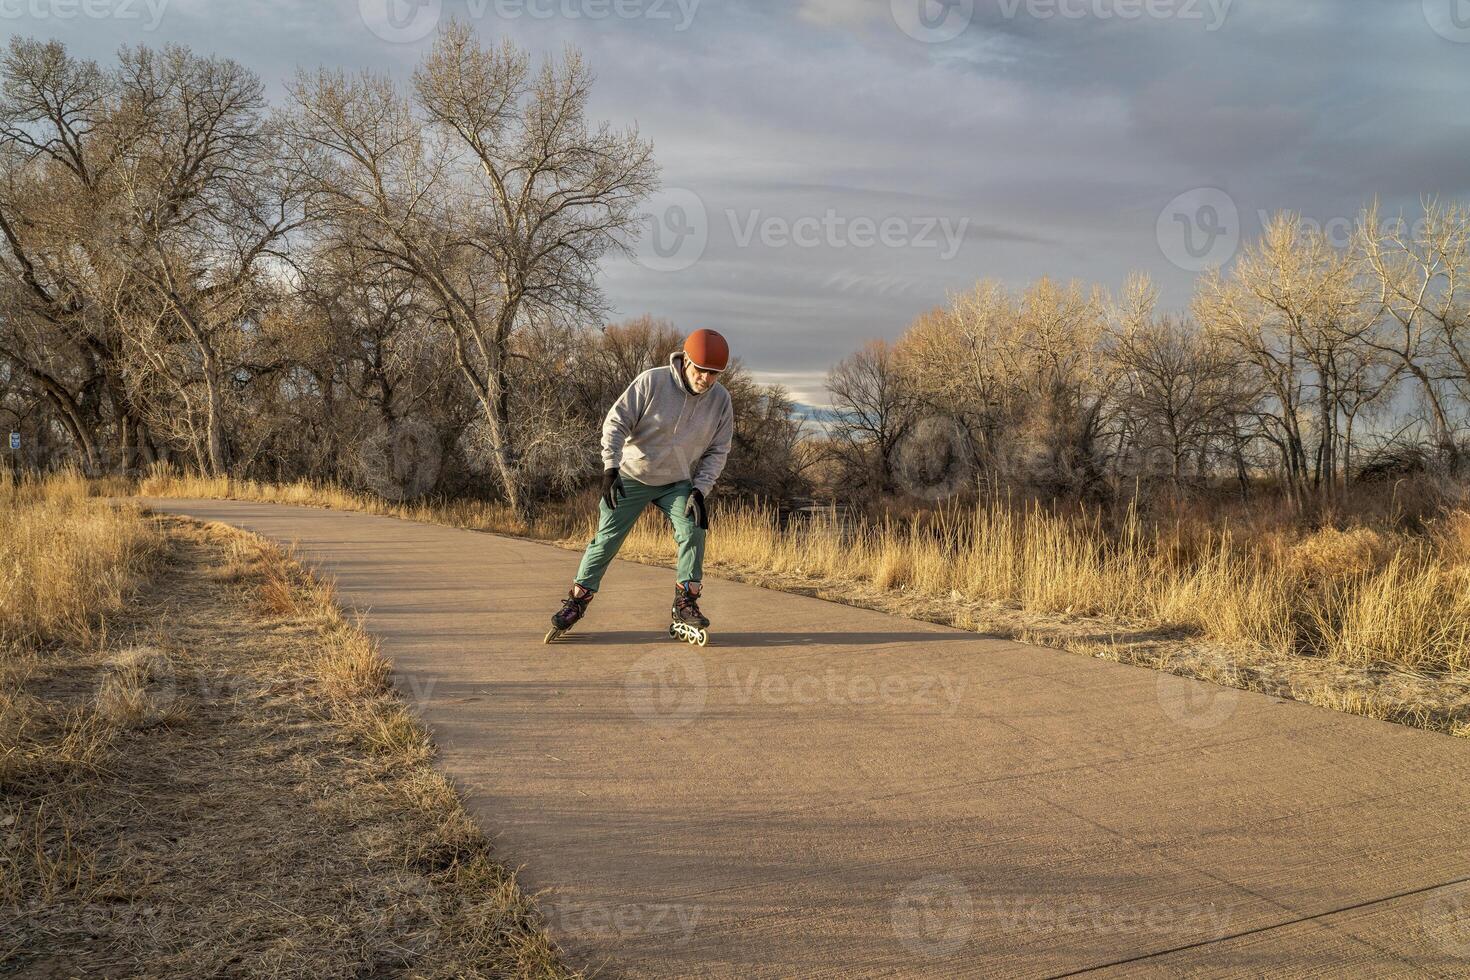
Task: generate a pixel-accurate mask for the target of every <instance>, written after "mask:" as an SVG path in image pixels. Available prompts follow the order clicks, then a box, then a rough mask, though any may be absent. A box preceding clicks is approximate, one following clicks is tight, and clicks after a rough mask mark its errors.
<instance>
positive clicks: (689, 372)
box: [684, 361, 720, 395]
mask: <svg viewBox="0 0 1470 980" xmlns="http://www.w3.org/2000/svg"><path fill="white" fill-rule="evenodd" d="M719 376H720V372H718V371H706V370H705V369H704V368H702V367H699V366H697V365H695V364H694V363H693V362H691V361H685V362H684V377H686V378H688V379H689V387H691V388H693V389H694V391H695V393H696V394H700V395H702V394H704V393H705V392H706V391H709V386H710V385H712V384H714V383H715V379H716V378H718V377H719Z"/></svg>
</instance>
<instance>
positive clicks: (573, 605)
mask: <svg viewBox="0 0 1470 980" xmlns="http://www.w3.org/2000/svg"><path fill="white" fill-rule="evenodd" d="M595 595H597V593H596V592H593V591H592V590H591V589H584V588H582V587H581V586H580V585H573V586H572V587H571V589H569V590H568V591H567V597H566V598H565V599H563V600H562V602H561V612H558V613H553V614H552V617H551V629H549V630H547V631H546V638H545V639H544V640H542V642H543V643H550V642H551V641H552V640H554V639H556V638H557V637H559V636H561V635H562V634H563V633H565V632H566V631H567V630H569V629H571V628H572V627H573V626H574V625H576V622H577V620H579V619H581V618H582V617H583V616H585V615H587V604H588V603H589V602H591V601H592V597H593V596H595Z"/></svg>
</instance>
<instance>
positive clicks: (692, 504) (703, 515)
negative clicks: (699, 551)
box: [684, 488, 709, 531]
mask: <svg viewBox="0 0 1470 980" xmlns="http://www.w3.org/2000/svg"><path fill="white" fill-rule="evenodd" d="M684 513H685V514H686V515H687V516H689V517H691V518H693V519H694V523H695V525H696V526H698V527H699V528H700V529H701V530H705V531H708V530H709V508H708V507H707V506H705V503H704V493H703V492H702V491H700V490H699V489H698V488H695V489H694V490H691V491H689V502H688V503H687V504H685V505H684Z"/></svg>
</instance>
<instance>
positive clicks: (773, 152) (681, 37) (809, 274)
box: [0, 0, 1470, 400]
mask: <svg viewBox="0 0 1470 980" xmlns="http://www.w3.org/2000/svg"><path fill="white" fill-rule="evenodd" d="M27 2H29V0H27ZM394 2H397V0H394ZM487 2H488V0H487ZM527 2H533V0H527ZM534 2H540V3H541V6H540V7H539V8H538V9H541V10H551V9H554V8H558V7H560V5H562V4H571V5H572V9H584V10H585V9H591V8H586V7H579V6H578V5H579V4H586V3H587V0H534ZM652 2H653V0H646V3H647V4H652ZM659 2H660V3H663V4H665V5H666V6H667V7H671V8H672V7H674V6H675V5H674V3H673V0H659ZM686 2H691V0H686ZM914 2H915V3H917V2H920V0H914ZM1033 2H1034V0H1033ZM1043 2H1044V0H1043ZM1068 2H1070V3H1073V4H1076V3H1085V4H1087V5H1088V6H1089V8H1090V9H1098V8H1097V7H1096V6H1095V5H1096V4H1098V3H1102V4H1104V5H1106V4H1108V3H1117V2H1125V3H1126V2H1127V0H1068ZM1181 2H1182V0H1181ZM1191 2H1193V0H1191ZM1445 2H1447V3H1448V2H1450V0H1445ZM1199 3H1200V4H1201V5H1202V6H1207V4H1206V0H1199ZM1011 8H1012V4H1011V0H1006V2H1004V3H1003V2H1002V0H977V4H976V15H975V17H974V19H973V21H972V22H971V23H970V25H969V27H968V28H967V29H966V30H965V31H964V32H963V33H962V34H961V35H960V36H958V37H956V38H954V39H953V40H951V41H947V42H945V43H941V44H923V43H921V42H919V41H916V40H914V39H913V38H912V37H910V36H908V35H906V34H905V33H904V32H903V31H902V30H900V29H899V27H898V25H897V24H896V23H895V22H894V19H893V16H892V13H891V6H890V2H889V0H702V2H701V3H699V4H698V5H697V7H695V9H694V17H693V20H692V22H691V23H690V24H689V25H688V27H687V29H686V30H682V31H680V30H676V26H677V22H676V21H671V20H667V19H657V18H654V17H649V16H645V17H638V18H630V19H618V18H601V19H598V18H593V17H579V18H569V17H565V16H560V15H556V16H550V17H531V16H519V17H506V16H499V15H497V14H496V13H495V8H494V7H493V6H486V5H485V4H484V3H475V4H473V5H472V4H471V3H470V0H444V3H443V9H444V16H446V17H447V16H458V17H461V18H464V17H470V16H472V15H473V14H475V13H476V12H477V11H478V12H481V14H482V15H481V16H479V17H478V18H477V19H476V20H475V23H476V25H477V27H478V29H479V30H480V32H481V33H482V34H483V35H485V36H486V37H487V38H496V39H498V38H500V37H509V38H511V39H513V40H515V41H517V42H518V43H521V44H523V45H526V46H528V47H530V48H532V49H533V50H535V51H538V52H547V53H556V52H559V51H560V50H561V48H562V46H563V45H564V44H567V43H573V44H576V45H578V46H579V47H581V48H582V49H583V51H584V52H585V54H586V55H587V58H588V61H589V63H590V64H591V65H592V66H593V68H594V70H595V71H596V72H597V73H598V76H599V81H598V84H597V86H596V88H595V95H594V100H595V105H594V110H595V112H596V113H597V115H598V116H599V117H602V118H608V119H611V120H613V121H615V122H617V123H619V124H622V123H628V122H636V123H637V124H638V126H639V127H640V129H641V131H642V132H643V134H644V135H645V136H648V137H650V138H652V139H653V140H654V142H655V146H656V153H657V156H658V159H659V161H660V163H661V164H662V166H663V169H664V179H665V182H666V184H668V185H669V186H672V187H682V188H688V189H689V190H691V191H693V192H695V193H697V194H698V195H699V197H700V198H701V199H702V200H703V201H704V202H705V205H706V207H707V208H708V210H709V212H710V213H711V215H712V224H711V228H710V231H711V234H710V240H709V245H708V247H707V248H706V250H705V253H704V255H703V257H702V258H701V259H700V260H699V261H698V262H697V263H695V264H694V265H692V266H691V267H689V268H687V269H684V270H682V271H679V272H671V273H655V272H651V271H649V270H647V269H641V268H639V267H637V266H635V265H631V264H629V263H626V262H611V263H609V264H608V267H607V275H606V286H607V289H608V293H609V296H610V298H611V299H612V300H613V301H614V303H615V304H616V305H617V307H618V309H619V311H620V313H621V314H623V315H630V316H631V315H636V314H639V313H643V312H651V313H654V314H656V315H660V316H667V317H670V318H672V319H674V320H675V321H676V322H677V323H679V324H680V325H684V326H690V327H693V326H696V325H698V326H711V327H715V328H717V329H720V330H722V331H725V332H726V333H727V334H729V335H730V336H731V337H732V339H734V340H735V342H736V346H737V351H738V352H739V353H740V354H742V355H743V356H744V358H745V359H746V361H747V362H748V363H749V364H751V365H752V366H753V367H754V368H756V369H757V370H765V371H770V372H783V373H784V374H785V375H786V376H790V377H799V378H800V379H801V384H802V387H803V389H804V390H803V394H804V396H805V397H806V398H808V399H809V400H810V399H811V398H812V393H811V390H810V389H811V387H812V384H813V379H816V378H820V377H821V375H822V374H823V373H824V372H825V370H826V368H827V367H828V366H829V365H830V364H831V363H832V362H833V361H834V360H836V359H837V358H838V357H841V356H843V355H844V354H846V353H848V352H849V351H851V350H852V349H854V348H855V347H856V346H857V345H858V344H860V343H861V342H862V341H864V340H866V339H869V338H872V337H880V336H886V337H895V336H897V335H898V334H899V333H900V332H901V331H902V329H903V328H904V326H905V325H906V324H907V323H908V322H909V321H910V320H911V319H912V318H913V316H914V315H916V314H917V313H919V312H921V311H923V310H924V309H927V308H929V307H932V306H935V305H937V304H940V303H942V302H943V301H944V300H945V297H946V295H947V294H948V293H950V292H951V291H954V290H959V289H963V288H965V287H966V286H968V285H969V284H970V283H971V282H973V281H974V279H976V278H978V277H981V276H994V277H997V278H1001V279H1005V280H1008V281H1011V282H1013V283H1015V284H1020V283H1023V282H1025V281H1028V280H1031V279H1034V278H1036V277H1038V276H1040V275H1042V274H1049V275H1052V276H1054V277H1057V278H1061V279H1067V278H1072V277H1078V278H1084V279H1090V280H1095V281H1100V282H1103V283H1105V284H1108V285H1117V284H1118V283H1120V282H1121V281H1122V279H1123V277H1124V276H1125V275H1126V274H1127V272H1128V271H1129V270H1130V269H1134V268H1137V269H1142V270H1145V271H1148V272H1150V273H1151V274H1153V275H1154V276H1155V278H1156V279H1157V280H1158V281H1159V283H1160V285H1161V287H1162V289H1163V295H1164V299H1165V302H1166V303H1167V304H1169V305H1171V306H1174V307H1183V306H1184V305H1186V304H1187V302H1188V298H1189V294H1190V289H1191V283H1192V274H1190V273H1187V272H1185V271H1183V270H1181V269H1178V268H1176V267H1174V266H1173V265H1171V264H1170V263H1169V261H1168V260H1167V259H1166V258H1165V255H1164V252H1163V251H1162V250H1161V248H1160V245H1159V243H1158V241H1157V240H1156V238H1155V229H1156V223H1157V219H1158V217H1159V214H1160V210H1161V209H1162V208H1164V206H1165V205H1166V204H1167V203H1168V202H1170V201H1171V200H1172V199H1174V198H1175V197H1176V196H1177V195H1179V194H1181V193H1182V192H1185V191H1188V190H1190V189H1192V188H1198V187H1219V188H1223V189H1224V190H1225V191H1227V192H1228V193H1229V195H1230V196H1231V198H1232V199H1233V200H1234V201H1235V203H1236V205H1237V207H1238V210H1239V212H1240V216H1241V226H1242V229H1243V231H1244V232H1245V234H1246V235H1247V236H1249V235H1251V234H1253V233H1254V232H1255V231H1256V230H1257V225H1258V223H1259V218H1258V215H1259V213H1261V212H1270V211H1274V210H1277V209H1282V208H1291V209H1295V210H1299V211H1301V212H1303V213H1304V214H1306V215H1308V216H1309V217H1313V218H1314V219H1316V220H1323V221H1325V220H1330V219H1332V218H1336V217H1351V216H1354V215H1356V214H1357V212H1358V210H1359V209H1360V208H1361V207H1362V206H1363V205H1364V204H1365V203H1367V202H1368V201H1369V200H1370V199H1372V198H1374V197H1375V196H1377V197H1379V198H1381V199H1382V201H1383V203H1384V205H1385V207H1386V208H1387V209H1389V210H1397V209H1399V208H1408V209H1412V208H1413V207H1414V206H1415V204H1416V203H1417V201H1418V200H1419V198H1420V197H1421V196H1422V195H1424V194H1437V195H1439V196H1441V197H1444V198H1448V197H1464V196H1466V195H1467V194H1470V170H1467V168H1466V167H1465V164H1464V161H1465V159H1466V158H1467V151H1470V124H1467V123H1466V122H1465V121H1464V114H1463V112H1461V111H1460V110H1459V109H1458V106H1462V105H1465V104H1467V103H1470V70H1467V67H1470V44H1456V43H1453V42H1452V41H1449V40H1446V39H1445V38H1443V37H1441V36H1440V35H1438V34H1436V33H1435V32H1434V31H1433V30H1432V29H1431V28H1430V26H1429V24H1428V22H1427V21H1426V19H1425V17H1424V14H1423V9H1422V4H1421V3H1420V2H1419V0H1290V2H1281V0H1234V2H1233V3H1232V4H1230V5H1229V7H1228V12H1227V16H1226V17H1225V20H1224V22H1223V24H1221V25H1220V26H1219V28H1218V29H1217V30H1213V31H1211V30H1207V29H1206V26H1205V24H1203V23H1201V22H1199V21H1192V20H1188V19H1185V18H1181V17H1174V18H1163V19H1150V18H1146V17H1145V18H1140V19H1135V20H1129V19H1124V18H1122V17H1117V16H1113V17H1107V16H1102V17H1099V16H1092V15H1089V16H1084V17H1080V18H1069V17H1062V16H1050V17H1046V16H1029V15H1028V14H1027V13H1026V11H1027V10H1031V9H1040V10H1046V9H1049V8H1046V7H1045V6H1043V7H1040V8H1034V7H1032V6H1028V0H1015V6H1014V9H1015V10H1016V11H1017V13H1016V14H1015V15H1014V16H1010V17H1008V16H1006V14H1005V12H1006V10H1008V9H1011ZM358 9H359V7H358V0H329V2H308V0H300V2H287V0H253V2H252V0H236V2H232V3H229V4H224V3H218V2H215V0H171V2H170V4H169V6H168V7H167V8H166V11H165V13H164V16H163V17H162V20H161V22H160V24H159V27H158V29H157V30H156V31H151V32H149V31H145V30H142V29H141V24H140V23H139V22H132V21H121V20H113V21H109V20H98V19H87V18H74V19H71V20H65V21H63V20H59V19H57V18H55V17H46V18H36V17H30V16H28V15H26V16H19V17H9V18H7V19H5V20H0V29H5V30H7V31H9V32H13V33H22V34H30V35H36V36H48V37H50V36H54V37H59V38H61V39H62V40H65V41H66V42H67V43H68V44H70V45H71V46H72V47H73V48H74V49H76V50H77V51H78V52H80V53H83V54H86V55H88V56H91V57H96V58H99V59H106V58H109V57H110V56H111V53H112V51H113V50H114V49H115V47H116V46H117V45H118V44H120V43H129V44H138V43H141V44H160V43H163V42H166V41H178V42H182V43H186V44H189V45H191V46H193V47H194V48H196V49H198V50H201V51H210V52H217V53H222V54H228V55H230V56H232V57H234V58H236V59H237V60H239V61H241V62H243V63H244V64H246V65H248V66H250V67H251V68H253V69H254V70H256V71H257V72H259V73H260V74H261V75H262V76H263V77H265V78H266V80H267V82H268V83H269V85H270V88H271V91H272V92H274V93H277V94H279V93H280V92H281V90H282V85H283V83H284V81H285V80H287V79H288V78H289V77H290V76H291V75H292V74H293V73H294V72H295V70H296V68H297V67H298V66H304V67H311V66H315V65H317V64H331V65H341V66H344V67H347V68H349V69H372V70H376V71H384V72H388V73H391V74H394V75H397V76H399V77H406V74H407V72H408V71H409V70H410V69H411V67H412V65H413V63H414V62H415V61H416V60H417V58H418V57H419V56H420V55H421V54H422V52H423V51H424V50H425V49H426V48H427V46H428V44H429V43H430V41H429V40H427V39H426V40H423V41H420V42H416V43H408V44H391V43H386V42H384V41H382V40H380V39H379V38H378V37H376V36H374V35H373V34H372V33H371V32H370V31H369V30H368V29H367V28H366V27H365V26H364V23H363V21H362V19H361V18H360V17H359V14H358ZM562 9H565V8H562ZM645 9H651V8H649V7H645ZM1069 9H1076V8H1075V7H1073V8H1069ZM1107 9H1112V10H1117V9H1120V8H1118V7H1116V6H1113V7H1108V8H1107ZM829 210H831V211H834V212H835V213H837V214H838V215H839V216H840V217H842V218H843V219H844V220H846V221H849V222H850V221H852V220H855V219H860V218H864V219H871V220H873V221H881V220H883V219H885V218H890V217H900V218H904V219H906V220H922V219H926V218H928V219H935V220H939V219H948V220H949V221H950V222H951V223H952V224H953V225H955V226H957V225H958V224H959V223H960V222H962V221H963V222H965V224H964V228H963V232H962V234H961V235H960V239H959V248H958V251H957V252H956V254H955V255H954V256H953V257H952V258H950V259H949V260H947V261H946V260H943V259H942V258H941V257H940V256H939V254H937V250H935V249H927V248H918V247H900V248H888V247H871V248H855V247H828V246H826V245H823V246H819V247H814V248H801V247H793V246H790V245H786V246H769V245H766V244H762V243H761V242H759V241H758V240H753V241H752V242H751V243H750V244H747V245H745V246H743V247H742V246H741V245H740V244H739V242H738V241H736V240H735V238H734V236H732V234H731V233H730V230H729V228H728V225H727V222H726V219H725V213H726V212H727V211H733V212H734V213H735V214H736V215H737V216H739V217H740V218H741V220H748V219H749V218H750V216H752V215H755V214H759V215H761V216H765V217H777V218H780V219H782V220H788V221H794V220H796V219H798V218H801V217H803V216H822V215H825V214H826V213H827V212H828V211H829ZM773 376H774V374H773Z"/></svg>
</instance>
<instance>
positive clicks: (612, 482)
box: [602, 467, 627, 510]
mask: <svg viewBox="0 0 1470 980" xmlns="http://www.w3.org/2000/svg"><path fill="white" fill-rule="evenodd" d="M626 495H627V491H626V490H624V489H623V478H622V477H621V476H618V471H617V467H613V468H612V469H610V470H603V471H602V502H603V503H605V504H607V509H608V510H616V509H617V506H618V501H619V500H622V499H623V497H624V496H626Z"/></svg>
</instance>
